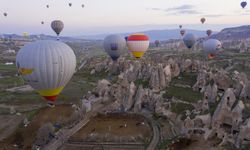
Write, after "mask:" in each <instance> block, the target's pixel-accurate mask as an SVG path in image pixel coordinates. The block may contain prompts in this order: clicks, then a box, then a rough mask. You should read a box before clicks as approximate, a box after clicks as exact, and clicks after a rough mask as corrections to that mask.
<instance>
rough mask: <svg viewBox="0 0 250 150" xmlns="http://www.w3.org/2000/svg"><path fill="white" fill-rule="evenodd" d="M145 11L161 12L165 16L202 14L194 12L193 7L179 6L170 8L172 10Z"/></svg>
mask: <svg viewBox="0 0 250 150" xmlns="http://www.w3.org/2000/svg"><path fill="white" fill-rule="evenodd" d="M147 10H152V11H162V12H167V13H168V14H167V15H178V14H191V15H194V14H202V13H201V12H199V11H197V10H195V6H194V5H181V6H178V7H172V8H167V9H162V8H147Z"/></svg>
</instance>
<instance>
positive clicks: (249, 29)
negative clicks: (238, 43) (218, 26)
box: [212, 25, 250, 40]
mask: <svg viewBox="0 0 250 150" xmlns="http://www.w3.org/2000/svg"><path fill="white" fill-rule="evenodd" d="M212 37H213V38H216V39H218V40H244V39H247V38H250V25H247V26H240V27H233V28H225V29H223V30H222V31H221V32H219V33H218V34H215V35H213V36H212Z"/></svg>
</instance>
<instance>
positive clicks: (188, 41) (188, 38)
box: [183, 33, 196, 49]
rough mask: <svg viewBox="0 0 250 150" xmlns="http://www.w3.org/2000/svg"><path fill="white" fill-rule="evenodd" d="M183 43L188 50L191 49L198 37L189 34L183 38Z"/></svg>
mask: <svg viewBox="0 0 250 150" xmlns="http://www.w3.org/2000/svg"><path fill="white" fill-rule="evenodd" d="M183 42H184V44H185V45H186V47H187V48H189V49H191V48H192V47H193V46H194V44H195V42H196V36H195V35H194V34H192V33H188V34H186V35H185V36H184V37H183Z"/></svg>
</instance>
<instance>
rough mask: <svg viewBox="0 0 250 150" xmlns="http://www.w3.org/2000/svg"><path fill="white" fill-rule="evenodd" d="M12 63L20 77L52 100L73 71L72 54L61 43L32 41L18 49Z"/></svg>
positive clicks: (74, 63)
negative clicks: (14, 60) (14, 61)
mask: <svg viewBox="0 0 250 150" xmlns="http://www.w3.org/2000/svg"><path fill="white" fill-rule="evenodd" d="M16 65H17V68H18V72H19V73H20V74H21V75H22V77H23V79H24V80H25V81H26V82H27V83H28V84H29V85H31V86H32V87H33V88H34V89H35V90H37V91H38V93H39V94H40V95H41V96H42V97H44V98H45V99H46V100H48V102H50V103H53V102H54V101H55V100H56V98H57V96H58V95H59V94H60V92H61V91H62V90H63V88H64V87H65V86H66V84H67V83H68V82H69V80H70V79H71V77H72V75H73V74H74V72H75V68H76V56H75V54H74V52H73V50H72V49H71V48H70V47H69V46H68V45H66V44H65V43H62V42H58V41H49V40H44V41H36V42H33V43H29V44H27V45H25V46H24V47H23V48H22V49H21V50H20V51H19V52H18V54H17V57H16Z"/></svg>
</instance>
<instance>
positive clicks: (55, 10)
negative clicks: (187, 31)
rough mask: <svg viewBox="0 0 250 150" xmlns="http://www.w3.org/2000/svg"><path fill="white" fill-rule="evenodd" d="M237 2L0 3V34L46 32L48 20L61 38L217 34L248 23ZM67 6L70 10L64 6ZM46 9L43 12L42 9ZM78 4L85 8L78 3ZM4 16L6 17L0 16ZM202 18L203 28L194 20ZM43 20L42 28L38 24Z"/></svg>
mask: <svg viewBox="0 0 250 150" xmlns="http://www.w3.org/2000/svg"><path fill="white" fill-rule="evenodd" d="M240 2H241V0H0V13H1V16H0V24H1V27H0V33H18V34H21V33H22V32H29V33H30V34H40V33H45V34H51V35H53V32H52V31H51V29H50V22H51V21H52V20H54V19H60V20H62V21H63V22H64V24H65V29H64V31H63V32H62V35H67V36H77V35H87V34H88V35H89V34H100V33H119V32H136V31H143V30H148V29H174V28H177V27H178V25H179V24H183V25H184V27H185V28H191V29H200V30H205V29H207V28H210V29H213V30H216V31H218V30H220V29H222V28H224V27H230V26H238V25H246V24H249V22H250V7H249V6H247V7H246V8H245V9H242V8H241V7H240ZM68 3H72V7H69V6H68ZM47 4H48V5H50V8H49V9H47V8H46V5H47ZM82 4H84V5H85V8H82V7H81V5H82ZM4 12H7V13H8V17H4V16H3V13H4ZM201 17H205V18H206V19H207V21H206V23H205V24H204V25H201V24H200V22H199V20H200V18H201ZM41 21H44V22H45V25H41V24H40V22H41Z"/></svg>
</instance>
